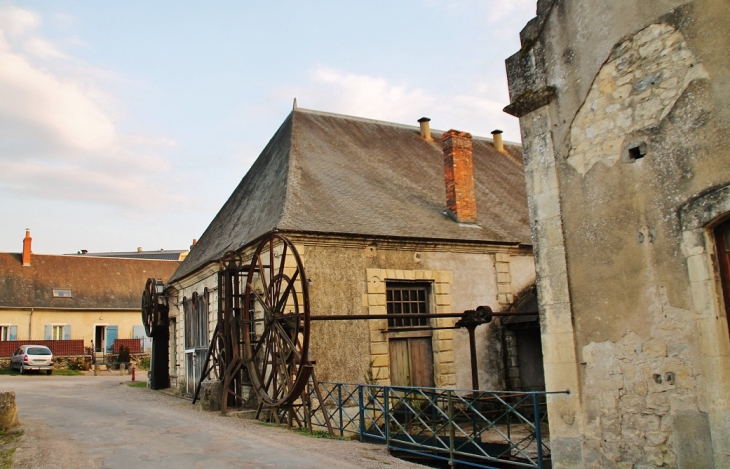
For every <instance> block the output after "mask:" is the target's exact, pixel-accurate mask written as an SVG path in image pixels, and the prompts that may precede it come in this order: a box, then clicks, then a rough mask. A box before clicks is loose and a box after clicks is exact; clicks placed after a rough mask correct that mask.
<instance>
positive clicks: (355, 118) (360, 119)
mask: <svg viewBox="0 0 730 469" xmlns="http://www.w3.org/2000/svg"><path fill="white" fill-rule="evenodd" d="M291 112H292V114H294V113H297V112H301V113H303V114H314V115H319V116H325V117H334V118H337V119H348V120H352V121H358V122H365V123H369V124H379V125H385V126H388V127H397V128H401V129H409V130H415V131H417V132H420V131H421V129H420V126H417V125H408V124H401V123H398V122H390V121H383V120H380V119H370V118H367V117H359V116H351V115H349V114H339V113H336V112H327V111H319V110H316V109H307V108H303V107H296V108H294V109H292V111H291ZM431 132H432V133H433V132H436V133H441V134H442V133H444V132H446V130H440V129H431ZM469 133H471V132H469ZM472 138H473V139H475V140H483V141H486V142H494V139H491V138H489V137H482V136H480V135H474V134H472ZM504 143H506V144H510V145H520V146H522V143H521V142H512V141H509V140H504Z"/></svg>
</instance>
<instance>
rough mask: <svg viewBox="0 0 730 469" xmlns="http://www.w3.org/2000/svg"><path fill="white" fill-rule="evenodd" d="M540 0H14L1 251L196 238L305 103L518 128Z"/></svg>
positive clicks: (7, 26)
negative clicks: (510, 71)
mask: <svg viewBox="0 0 730 469" xmlns="http://www.w3.org/2000/svg"><path fill="white" fill-rule="evenodd" d="M534 13H535V0H473V1H472V0H441V1H437V0H401V1H399V2H392V1H378V0H374V1H368V2H344V1H334V0H332V1H318V0H313V1H308V2H302V1H293V0H292V1H276V2H252V1H248V2H245V1H224V0H221V1H217V2H212V3H211V2H205V3H203V2H190V1H155V2H149V1H134V0H127V1H124V2H99V1H92V0H85V1H74V0H66V1H63V2H48V1H33V0H27V1H23V2H12V1H5V0H0V220H2V222H0V227H1V228H0V251H3V252H20V251H21V250H22V240H23V237H24V236H25V229H27V228H29V229H30V230H31V235H32V237H33V252H34V253H39V254H64V253H75V252H77V251H79V250H82V249H86V250H88V251H90V252H105V251H132V250H136V249H137V248H138V247H142V248H143V249H145V250H156V249H171V250H172V249H187V248H188V247H189V245H190V244H191V243H192V240H193V239H194V238H200V236H201V235H202V234H203V232H204V231H205V229H206V227H207V226H208V224H209V223H210V222H211V221H212V219H213V217H214V216H215V215H216V213H217V212H218V210H219V209H220V207H221V206H222V205H223V203H224V202H225V201H226V200H227V198H228V197H229V196H230V194H231V192H232V191H233V190H234V189H235V187H236V185H237V184H238V182H239V181H240V180H241V178H242V177H243V176H244V175H245V173H246V171H247V170H248V168H249V167H250V165H251V164H252V163H253V162H254V161H255V159H256V158H257V157H258V155H259V153H260V152H261V151H262V150H263V148H264V147H265V145H266V143H267V142H268V141H269V139H270V138H271V137H272V136H273V135H274V133H275V132H276V130H277V129H278V127H279V126H280V125H281V123H282V122H283V121H284V120H285V119H286V117H287V115H288V114H289V113H290V112H291V109H292V103H293V100H294V98H296V99H297V104H298V106H299V107H301V108H307V109H316V110H319V111H326V112H333V113H338V114H347V115H353V116H358V117H365V118H371V119H378V120H383V121H391V122H398V123H402V124H408V125H414V126H417V125H418V123H417V120H418V118H420V117H422V116H427V117H430V118H431V127H432V128H434V129H439V130H448V129H451V128H453V129H457V130H462V131H467V132H470V133H472V134H473V135H478V136H487V137H489V136H490V135H489V132H491V131H492V130H494V129H501V130H504V138H505V140H507V141H519V139H520V137H519V124H518V121H517V119H515V118H513V117H511V116H509V115H507V114H505V113H504V112H502V108H503V107H504V106H506V105H507V104H509V98H508V93H507V81H506V77H505V68H504V60H505V59H506V58H507V57H508V56H510V55H512V54H513V53H515V52H516V51H518V50H519V31H520V30H521V29H522V28H523V27H524V25H525V24H526V23H527V21H529V19H530V18H532V17H533V16H534Z"/></svg>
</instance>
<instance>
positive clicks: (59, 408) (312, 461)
mask: <svg viewBox="0 0 730 469" xmlns="http://www.w3.org/2000/svg"><path fill="white" fill-rule="evenodd" d="M128 382H129V377H128V376H124V377H122V376H100V377H99V376H97V377H94V376H74V377H64V376H46V375H31V376H28V375H23V376H19V375H9V376H0V390H12V391H15V394H16V402H17V405H18V413H19V419H20V423H21V428H22V429H23V430H24V431H25V434H24V435H23V436H22V437H21V438H20V440H19V441H20V445H19V447H18V449H17V450H16V452H15V460H14V461H15V462H14V464H13V466H12V467H13V468H112V469H114V468H120V469H128V468H132V467H134V468H147V467H149V468H176V469H177V468H205V469H218V468H220V469H223V468H226V469H230V468H345V469H346V468H353V469H354V468H368V469H369V468H372V469H384V468H388V469H401V468H403V469H406V468H423V467H424V466H420V465H417V464H411V463H408V462H406V461H402V460H400V459H397V458H394V457H392V456H390V455H389V454H388V452H387V451H386V450H385V448H384V447H382V446H377V445H371V444H364V443H360V442H357V441H341V440H327V439H316V438H312V437H308V436H305V435H300V434H297V433H294V432H291V431H289V430H286V429H284V428H278V427H271V426H265V425H261V424H259V423H257V422H254V421H250V420H242V419H238V418H234V417H224V416H221V415H220V414H219V413H217V412H200V411H198V410H197V409H196V408H195V407H194V406H192V405H191V403H190V401H187V400H183V399H179V398H176V397H172V396H169V395H166V394H163V393H160V392H157V391H151V390H149V389H145V388H131V387H129V386H127V383H128Z"/></svg>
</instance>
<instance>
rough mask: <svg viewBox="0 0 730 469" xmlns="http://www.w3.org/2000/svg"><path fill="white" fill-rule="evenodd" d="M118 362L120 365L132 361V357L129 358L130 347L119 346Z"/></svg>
mask: <svg viewBox="0 0 730 469" xmlns="http://www.w3.org/2000/svg"><path fill="white" fill-rule="evenodd" d="M117 361H118V362H120V363H129V362H130V361H131V357H130V356H129V347H125V346H124V345H120V346H119V356H118V357H117Z"/></svg>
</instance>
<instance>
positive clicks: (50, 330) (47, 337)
mask: <svg viewBox="0 0 730 469" xmlns="http://www.w3.org/2000/svg"><path fill="white" fill-rule="evenodd" d="M52 334H53V326H46V331H45V333H44V335H43V340H51V339H53V336H52Z"/></svg>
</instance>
